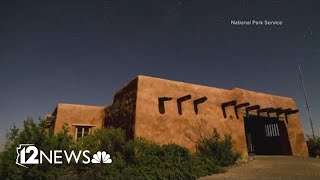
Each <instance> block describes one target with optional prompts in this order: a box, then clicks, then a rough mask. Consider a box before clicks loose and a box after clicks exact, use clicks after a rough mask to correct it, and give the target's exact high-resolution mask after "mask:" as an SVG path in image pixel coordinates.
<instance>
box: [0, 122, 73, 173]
mask: <svg viewBox="0 0 320 180" xmlns="http://www.w3.org/2000/svg"><path fill="white" fill-rule="evenodd" d="M67 132H68V131H67V128H65V127H64V129H63V131H62V132H61V133H59V134H57V135H55V136H54V135H53V132H52V131H49V132H48V131H47V130H46V128H45V121H44V120H40V121H39V123H36V122H34V121H33V120H32V119H31V118H28V119H27V120H25V121H24V124H23V129H22V131H20V130H19V129H18V128H16V126H14V127H13V128H12V129H11V130H10V132H9V133H8V134H7V142H6V144H5V148H4V151H3V152H2V154H1V160H0V173H1V174H0V179H55V178H57V177H59V175H60V174H62V173H63V172H64V170H65V169H67V168H66V167H65V165H51V164H49V163H44V164H42V165H41V166H37V165H30V166H29V168H21V167H20V166H18V165H16V164H15V162H16V156H17V154H16V148H17V147H18V146H19V144H26V143H28V144H35V145H36V147H38V148H39V149H42V150H44V151H49V150H50V149H66V150H68V149H69V145H70V144H72V143H73V141H72V138H71V137H70V136H69V135H68V134H67Z"/></svg>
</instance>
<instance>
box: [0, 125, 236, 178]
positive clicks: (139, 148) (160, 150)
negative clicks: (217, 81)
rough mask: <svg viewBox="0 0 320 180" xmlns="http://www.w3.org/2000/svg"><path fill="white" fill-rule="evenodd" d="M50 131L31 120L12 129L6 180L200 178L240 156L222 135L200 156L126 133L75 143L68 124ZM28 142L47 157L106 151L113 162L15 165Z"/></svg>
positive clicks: (3, 159)
mask: <svg viewBox="0 0 320 180" xmlns="http://www.w3.org/2000/svg"><path fill="white" fill-rule="evenodd" d="M45 127H46V124H45V122H44V121H43V120H40V121H39V122H38V123H36V122H34V121H33V120H32V119H27V120H26V121H25V122H24V125H23V128H22V129H21V130H19V129H18V128H16V127H15V126H14V127H13V128H12V129H11V130H10V132H9V133H8V135H7V143H6V145H5V150H4V152H2V153H1V154H0V179H119V180H122V179H150V180H151V179H164V180H165V179H196V178H197V177H201V176H206V175H209V174H213V173H217V172H222V171H223V169H222V168H221V167H220V166H226V165H230V164H232V163H234V162H235V161H236V159H237V157H238V156H237V155H236V154H234V153H232V151H231V148H232V140H231V138H230V137H229V136H226V137H225V138H224V139H223V140H221V139H220V136H219V134H218V132H217V131H214V133H213V135H212V137H209V138H202V139H200V141H199V142H198V143H197V153H193V154H192V153H190V152H189V150H188V149H186V148H184V147H181V146H178V145H175V144H167V145H162V146H160V145H158V144H155V143H153V142H150V141H147V140H144V139H139V138H136V139H132V140H129V141H128V140H126V138H125V133H124V132H123V131H122V130H121V129H115V128H104V129H99V130H96V131H95V132H93V134H91V135H90V136H85V137H83V138H81V139H78V140H77V141H74V140H73V139H72V137H70V136H69V135H68V127H67V125H64V128H63V130H62V132H60V133H58V134H55V135H54V134H53V132H52V130H49V129H46V128H45ZM26 143H28V144H35V146H36V147H37V148H38V149H41V150H44V151H45V152H46V153H47V152H49V150H56V149H60V150H67V151H68V152H70V151H71V150H74V151H75V152H78V151H80V150H89V151H90V152H91V153H96V152H97V151H106V152H107V153H109V154H110V155H111V158H112V163H111V164H92V163H89V164H82V163H78V164H76V163H74V162H72V163H71V164H67V163H64V164H62V165H53V164H49V163H47V162H46V161H45V163H44V164H41V165H33V166H32V165H30V166H28V167H29V168H22V167H20V166H18V165H16V164H15V160H16V155H17V154H16V147H18V145H19V144H26ZM92 155H93V154H91V157H92ZM80 161H81V159H80Z"/></svg>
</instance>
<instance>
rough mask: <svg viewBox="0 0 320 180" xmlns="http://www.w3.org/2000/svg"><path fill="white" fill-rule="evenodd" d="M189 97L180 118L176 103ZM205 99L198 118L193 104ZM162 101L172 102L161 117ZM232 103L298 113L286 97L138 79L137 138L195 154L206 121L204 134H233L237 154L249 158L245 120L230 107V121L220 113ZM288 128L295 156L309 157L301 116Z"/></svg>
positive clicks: (142, 77) (292, 116) (292, 120)
mask: <svg viewBox="0 0 320 180" xmlns="http://www.w3.org/2000/svg"><path fill="white" fill-rule="evenodd" d="M188 94H190V95H191V99H190V100H188V101H185V102H183V103H182V115H179V114H178V108H177V101H176V100H177V98H179V97H182V96H185V95H188ZM203 96H206V97H207V98H208V100H207V101H206V102H204V103H203V104H200V105H199V113H198V114H195V112H194V108H193V100H195V99H197V98H201V97H203ZM159 97H172V98H173V99H172V100H171V101H166V102H165V113H164V114H160V113H159V110H158V98H159ZM232 100H237V102H238V103H244V102H250V104H251V105H255V104H258V105H260V106H261V108H267V107H275V108H277V107H282V108H292V109H296V105H295V103H294V101H293V100H292V99H290V98H286V97H279V96H272V95H268V94H263V93H256V92H252V91H246V90H242V89H233V90H225V89H218V88H213V87H206V86H200V85H194V84H189V83H183V82H176V81H171V80H164V79H160V78H152V77H148V76H139V77H138V94H137V102H136V118H135V137H144V138H146V139H149V140H152V141H154V142H156V143H159V144H167V143H176V144H179V145H182V146H185V147H187V148H189V149H191V150H193V151H194V150H195V144H194V143H193V142H191V141H190V139H191V140H192V141H195V140H196V139H197V138H198V137H199V135H198V133H197V132H196V131H195V129H197V128H199V124H201V123H200V122H203V121H205V123H206V125H205V128H204V129H205V131H207V132H212V131H213V129H214V128H216V129H217V130H218V131H219V132H220V133H222V134H230V135H231V136H232V138H233V140H234V150H235V151H238V152H240V153H241V154H242V156H243V157H246V156H247V154H248V153H247V146H246V140H245V130H244V120H243V117H242V116H241V115H240V118H239V119H238V120H237V119H236V117H235V113H234V109H233V108H231V107H230V108H227V109H226V111H227V118H224V117H223V114H222V110H221V103H224V102H228V101H232ZM202 124H203V123H202ZM287 126H288V134H289V139H290V143H291V147H292V153H293V155H296V156H307V147H306V144H305V140H304V136H303V131H302V127H301V123H300V120H299V116H298V115H297V114H294V115H290V116H289V123H288V125H287ZM187 137H189V138H187Z"/></svg>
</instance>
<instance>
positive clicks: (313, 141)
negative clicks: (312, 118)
mask: <svg viewBox="0 0 320 180" xmlns="http://www.w3.org/2000/svg"><path fill="white" fill-rule="evenodd" d="M307 146H308V150H309V156H311V157H319V156H320V137H315V138H313V137H311V136H307Z"/></svg>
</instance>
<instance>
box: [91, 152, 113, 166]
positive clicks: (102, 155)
mask: <svg viewBox="0 0 320 180" xmlns="http://www.w3.org/2000/svg"><path fill="white" fill-rule="evenodd" d="M91 163H94V164H98V163H108V164H110V163H112V159H111V158H110V154H107V153H106V152H105V151H102V152H101V151H98V152H97V153H96V154H94V155H93V158H92V159H91Z"/></svg>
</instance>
